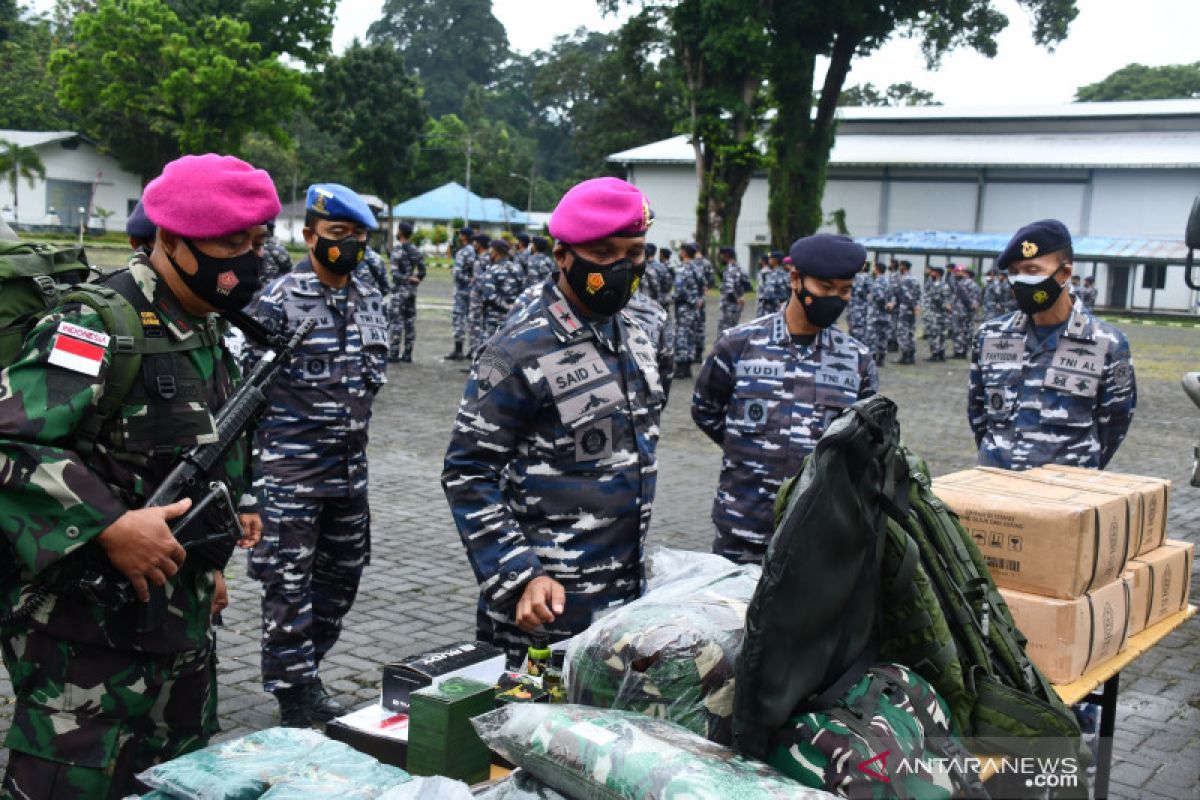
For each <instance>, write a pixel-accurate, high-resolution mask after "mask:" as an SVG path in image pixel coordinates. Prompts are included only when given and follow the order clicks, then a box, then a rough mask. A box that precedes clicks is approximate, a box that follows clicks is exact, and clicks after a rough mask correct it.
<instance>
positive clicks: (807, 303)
mask: <svg viewBox="0 0 1200 800" xmlns="http://www.w3.org/2000/svg"><path fill="white" fill-rule="evenodd" d="M794 294H795V295H796V302H797V303H799V304H800V307H801V308H802V309H804V315H805V316H806V317H808V321H809V322H811V323H812V324H813V325H816V326H817V327H818V328H828V327H829V326H830V325H832V324H833V323H835V322H837V318H838V317H840V316H841V315H842V312H843V311H845V310H846V301H845V300H843V299H842V298H840V297H838V296H837V295H828V296H825V297H818V296H817V295H815V294H813V293H812V292H810V291H808V289H805V288H804V279H803V278H801V279H800V288H799V289H796V290H795V292H794Z"/></svg>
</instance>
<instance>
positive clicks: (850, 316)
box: [846, 264, 871, 343]
mask: <svg viewBox="0 0 1200 800" xmlns="http://www.w3.org/2000/svg"><path fill="white" fill-rule="evenodd" d="M846 317H847V320H846V324H847V325H848V326H849V327H850V335H851V336H853V337H854V338H855V339H858V340H859V341H860V342H867V343H870V341H871V334H870V328H869V323H870V320H871V267H870V265H869V264H863V267H862V269H860V270H859V271H858V272H857V273H855V275H854V286H853V287H852V289H851V291H850V307H849V308H848V309H847V312H846Z"/></svg>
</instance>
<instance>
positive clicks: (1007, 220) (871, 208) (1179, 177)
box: [609, 100, 1200, 310]
mask: <svg viewBox="0 0 1200 800" xmlns="http://www.w3.org/2000/svg"><path fill="white" fill-rule="evenodd" d="M838 117H839V123H838V135H837V140H836V143H835V144H834V148H833V153H832V156H831V159H830V165H829V177H828V184H827V186H826V189H825V196H824V198H823V201H822V208H823V210H824V214H825V216H826V218H828V217H829V215H830V214H831V213H832V212H834V211H837V210H839V209H840V210H842V211H844V212H845V222H846V226H847V228H848V229H849V231H850V233H851V234H852V235H853V236H855V237H858V238H866V237H877V236H885V235H890V234H897V233H902V232H913V231H939V232H943V233H968V234H969V233H979V234H1011V233H1012V232H1013V231H1014V230H1016V229H1017V228H1018V227H1020V226H1021V225H1023V224H1025V223H1027V222H1031V221H1033V220H1035V219H1040V218H1043V217H1056V218H1058V219H1061V220H1062V221H1063V222H1065V223H1066V224H1067V226H1068V227H1069V228H1070V229H1071V231H1072V233H1073V234H1074V235H1076V236H1079V237H1082V236H1093V237H1106V238H1114V239H1116V238H1119V239H1132V240H1136V239H1153V240H1166V243H1167V244H1168V245H1170V244H1171V243H1175V242H1179V241H1181V240H1182V238H1183V228H1184V224H1185V222H1186V220H1187V215H1188V211H1189V209H1190V208H1191V205H1192V201H1193V199H1194V198H1195V197H1196V195H1197V194H1200V100H1156V101H1142V102H1126V103H1076V104H1071V105H1064V106H1027V107H1020V108H951V107H944V106H933V107H918V108H907V107H905V108H846V109H841V110H839V112H838ZM609 161H610V162H613V163H615V164H620V165H622V166H624V168H625V170H626V174H627V178H628V179H629V180H630V181H631V182H632V183H634V184H636V185H637V186H638V187H639V188H641V189H642V190H643V191H644V192H646V194H647V195H648V196H649V198H650V201H651V204H652V206H653V207H654V211H655V214H656V223H655V227H654V229H653V230H652V235H651V239H652V240H653V241H655V242H656V243H659V244H666V243H667V242H673V243H675V244H676V246H677V245H678V243H679V242H681V241H687V240H688V239H690V238H692V236H693V229H694V227H695V207H696V199H697V193H696V178H695V167H694V165H695V158H694V151H693V149H692V146H691V145H690V144H689V142H688V139H687V137H685V136H677V137H674V138H671V139H666V140H663V141H661V142H655V143H653V144H648V145H645V146H642V147H637V148H634V149H632V150H626V151H624V152H622V153H616V154H614V155H612V156H609ZM827 229H828V228H827ZM768 243H769V228H768V225H767V179H766V175H765V174H763V175H759V176H756V177H755V178H754V179H753V180H752V181H751V184H750V188H749V189H748V190H747V192H746V196H745V199H744V201H743V204H742V214H741V218H740V219H739V221H738V227H737V244H738V250H739V257H740V258H741V259H743V263H754V262H755V261H756V260H757V256H758V254H759V253H761V252H763V251H764V250H766V249H767V247H768ZM1159 249H1160V250H1161V249H1162V248H1159ZM1167 249H1168V250H1171V251H1172V252H1173V251H1174V250H1175V249H1176V248H1174V247H1168V248H1167ZM942 260H945V259H942ZM1175 263H1178V262H1172V263H1171V265H1170V266H1168V267H1166V268H1165V269H1163V268H1162V267H1159V266H1154V265H1151V266H1150V267H1149V268H1147V266H1146V265H1145V264H1143V263H1139V262H1137V261H1136V260H1133V259H1129V260H1126V261H1120V262H1118V261H1116V260H1113V261H1111V262H1102V263H1101V262H1098V263H1095V264H1094V265H1093V264H1082V265H1080V268H1081V271H1082V272H1083V274H1084V275H1088V274H1092V271H1093V269H1094V271H1095V275H1096V278H1097V287H1098V289H1099V291H1100V300H1101V304H1106V305H1107V304H1111V305H1115V306H1117V307H1122V308H1124V307H1130V306H1132V307H1146V306H1148V305H1149V304H1150V296H1151V294H1152V293H1153V294H1154V295H1155V301H1154V306H1155V308H1157V309H1164V310H1167V309H1174V310H1185V309H1189V308H1195V303H1196V299H1197V298H1196V296H1195V293H1194V292H1192V291H1191V290H1189V289H1188V288H1187V286H1186V285H1185V283H1184V280H1183V270H1182V268H1180V267H1178V266H1174V264H1175Z"/></svg>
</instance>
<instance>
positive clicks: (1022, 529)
mask: <svg viewBox="0 0 1200 800" xmlns="http://www.w3.org/2000/svg"><path fill="white" fill-rule="evenodd" d="M1031 486H1032V487H1035V488H1036V489H1037V491H1036V492H1031V491H1030V487H1031ZM933 492H934V494H935V495H937V496H938V497H939V498H941V500H942V501H943V502H944V503H945V504H946V505H947V506H949V507H950V508H951V509H952V510H953V511H954V512H955V513H956V514H958V516H959V519H960V521H961V522H962V525H963V527H964V528H966V529H967V532H968V533H970V534H971V536H972V538H974V540H975V543H976V544H977V545H978V546H979V549H980V551H981V552H982V554H983V556H984V558H985V559H986V561H987V565H988V569H989V571H990V572H991V574H992V577H993V578H994V579H995V581H996V583H997V585H999V586H1003V587H1006V588H1009V589H1017V590H1019V591H1023V592H1030V593H1032V594H1041V595H1046V596H1048V597H1058V598H1061V599H1064V600H1071V599H1074V598H1077V597H1081V596H1082V595H1083V594H1085V593H1086V592H1088V591H1089V590H1091V589H1095V588H1098V587H1100V586H1103V585H1105V584H1107V583H1112V582H1113V581H1115V580H1117V579H1118V578H1119V577H1120V575H1121V570H1122V569H1124V567H1125V562H1126V559H1127V558H1128V555H1129V552H1128V551H1129V527H1128V522H1129V519H1128V517H1129V503H1128V501H1127V500H1126V499H1125V498H1123V497H1118V496H1115V495H1111V494H1101V493H1096V492H1088V491H1085V490H1081V489H1073V488H1070V487H1063V486H1053V485H1050V484H1042V483H1037V482H1034V481H1029V480H1025V479H1019V478H1010V477H1006V476H1005V475H995V474H992V473H989V472H984V471H980V470H967V471H965V472H959V473H954V474H951V475H946V476H943V477H940V478H937V479H935V480H934V482H933Z"/></svg>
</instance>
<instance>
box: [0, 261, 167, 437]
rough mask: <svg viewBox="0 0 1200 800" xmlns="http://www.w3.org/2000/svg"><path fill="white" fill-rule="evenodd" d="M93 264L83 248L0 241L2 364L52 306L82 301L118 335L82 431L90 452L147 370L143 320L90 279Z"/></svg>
mask: <svg viewBox="0 0 1200 800" xmlns="http://www.w3.org/2000/svg"><path fill="white" fill-rule="evenodd" d="M91 272H92V268H91V267H90V266H89V265H88V263H87V256H86V255H85V253H84V251H83V248H81V247H78V246H74V245H67V246H57V245H51V244H46V243H43V242H19V241H9V240H0V369H3V368H7V367H9V366H11V365H12V364H13V362H15V361H16V360H17V357H18V356H19V355H20V353H21V347H22V345H23V344H24V342H25V339H26V338H27V337H28V336H29V333H30V331H32V330H33V327H34V325H36V324H37V322H38V320H40V319H41V318H42V317H43V316H45V315H46V314H47V313H48V312H49V311H50V310H51V309H54V308H57V307H59V306H62V305H65V304H67V303H81V304H83V305H86V306H87V307H88V308H90V309H92V310H93V311H95V312H96V313H97V314H98V315H99V316H100V319H101V320H102V321H103V322H104V328H105V330H107V331H108V332H109V334H110V335H111V336H112V341H113V344H112V348H111V354H112V355H111V360H110V362H109V370H108V375H107V379H106V383H105V390H104V394H103V395H101V397H100V400H99V402H98V403H97V404H96V406H95V408H93V409H92V411H91V413H90V414H89V415H88V416H86V417H84V419H83V421H82V423H81V424H80V427H79V429H78V431H77V436H78V440H77V449H78V450H79V453H80V455H83V456H84V457H87V456H89V455H91V453H92V452H93V450H94V448H95V439H96V436H97V435H98V434H99V432H100V427H101V426H102V425H103V423H104V421H105V420H106V419H108V418H109V417H111V416H112V415H114V414H116V413H117V412H118V411H119V410H120V407H121V403H122V402H123V401H124V399H125V396H126V395H127V394H128V393H129V390H130V389H131V388H132V387H133V385H134V382H135V381H136V380H137V378H138V373H139V371H140V369H141V351H142V348H141V347H139V346H138V344H139V342H141V341H143V340H144V335H143V333H142V326H141V320H140V319H139V318H138V314H137V312H136V311H135V310H134V308H133V306H132V305H131V304H130V303H129V302H128V301H127V300H126V299H125V298H124V297H122V296H121V295H120V294H119V293H118V292H116V291H115V290H113V289H111V288H109V287H107V286H104V285H102V284H99V283H92V282H89V277H90V276H91Z"/></svg>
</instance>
